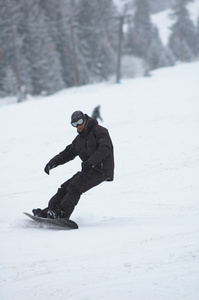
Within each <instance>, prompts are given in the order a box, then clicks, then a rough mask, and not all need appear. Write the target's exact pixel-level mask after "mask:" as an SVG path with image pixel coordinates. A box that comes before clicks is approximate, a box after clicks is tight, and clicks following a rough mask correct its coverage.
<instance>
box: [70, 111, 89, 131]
mask: <svg viewBox="0 0 199 300" xmlns="http://www.w3.org/2000/svg"><path fill="white" fill-rule="evenodd" d="M85 124H86V116H85V114H84V113H83V112H82V111H80V110H77V111H75V112H74V113H73V114H72V116H71V125H72V126H73V127H76V128H77V132H81V131H82V130H83V129H84V127H85Z"/></svg>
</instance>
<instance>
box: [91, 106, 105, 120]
mask: <svg viewBox="0 0 199 300" xmlns="http://www.w3.org/2000/svg"><path fill="white" fill-rule="evenodd" d="M92 118H93V119H95V120H97V119H98V118H99V119H100V120H101V121H103V119H102V117H101V115H100V106H97V107H95V109H94V110H93V113H92Z"/></svg>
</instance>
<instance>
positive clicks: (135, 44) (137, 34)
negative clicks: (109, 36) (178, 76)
mask: <svg viewBox="0 0 199 300" xmlns="http://www.w3.org/2000/svg"><path fill="white" fill-rule="evenodd" d="M135 9H136V10H135V15H134V18H133V22H132V24H131V25H130V28H129V31H128V33H127V39H128V41H127V45H128V49H129V50H130V53H131V54H132V55H135V56H137V57H139V58H142V59H143V60H144V62H145V66H146V74H148V70H151V69H157V68H159V67H163V66H168V65H172V64H173V59H172V56H170V55H169V52H168V51H166V49H165V48H164V46H163V44H162V41H161V39H160V37H159V32H158V29H157V27H155V26H154V25H153V24H152V23H151V20H150V9H149V3H148V0H136V1H135Z"/></svg>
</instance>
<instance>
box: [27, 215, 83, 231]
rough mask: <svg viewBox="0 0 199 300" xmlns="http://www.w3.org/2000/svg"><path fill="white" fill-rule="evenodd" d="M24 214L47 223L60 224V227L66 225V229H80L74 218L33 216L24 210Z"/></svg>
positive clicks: (39, 221)
mask: <svg viewBox="0 0 199 300" xmlns="http://www.w3.org/2000/svg"><path fill="white" fill-rule="evenodd" d="M24 215H26V216H27V217H29V218H31V219H32V220H34V221H36V222H38V223H42V224H46V225H54V226H59V227H64V228H65V229H78V225H77V223H75V222H74V221H72V220H69V219H65V218H58V219H49V218H40V217H36V216H33V215H31V214H29V213H27V212H24Z"/></svg>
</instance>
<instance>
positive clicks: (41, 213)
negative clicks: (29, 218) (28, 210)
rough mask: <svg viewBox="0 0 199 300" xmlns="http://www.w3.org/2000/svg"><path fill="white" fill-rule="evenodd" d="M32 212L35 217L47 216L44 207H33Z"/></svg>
mask: <svg viewBox="0 0 199 300" xmlns="http://www.w3.org/2000/svg"><path fill="white" fill-rule="evenodd" d="M32 213H33V215H34V216H35V217H39V218H47V212H46V210H45V209H41V208H34V209H33V210H32Z"/></svg>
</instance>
